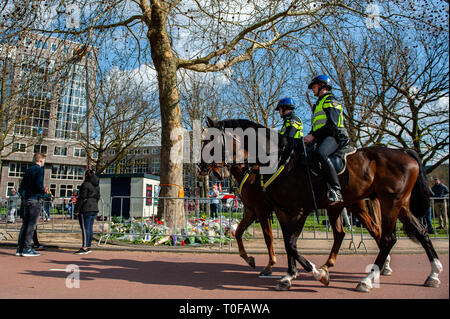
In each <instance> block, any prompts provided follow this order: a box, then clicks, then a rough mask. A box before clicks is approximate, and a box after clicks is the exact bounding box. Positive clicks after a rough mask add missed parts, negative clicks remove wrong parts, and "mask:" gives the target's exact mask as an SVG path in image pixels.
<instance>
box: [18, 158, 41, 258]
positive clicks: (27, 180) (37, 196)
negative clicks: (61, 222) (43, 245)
mask: <svg viewBox="0 0 450 319" xmlns="http://www.w3.org/2000/svg"><path fill="white" fill-rule="evenodd" d="M33 163H34V165H32V166H31V167H29V168H28V169H27V170H26V171H25V174H24V176H23V179H22V182H21V183H20V186H19V194H20V196H21V198H22V205H23V217H22V219H23V220H22V228H21V229H20V233H19V240H18V247H17V252H16V255H17V256H25V257H33V256H39V255H40V254H39V253H37V252H35V251H34V249H33V247H32V241H33V234H34V232H35V230H36V225H37V221H38V218H39V215H40V213H41V198H42V196H43V195H44V194H45V189H44V164H45V155H44V154H42V153H36V154H34V156H33Z"/></svg>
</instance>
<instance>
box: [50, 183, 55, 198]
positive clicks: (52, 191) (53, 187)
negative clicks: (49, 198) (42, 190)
mask: <svg viewBox="0 0 450 319" xmlns="http://www.w3.org/2000/svg"><path fill="white" fill-rule="evenodd" d="M49 189H50V193H52V195H53V196H55V195H56V184H50V188H49Z"/></svg>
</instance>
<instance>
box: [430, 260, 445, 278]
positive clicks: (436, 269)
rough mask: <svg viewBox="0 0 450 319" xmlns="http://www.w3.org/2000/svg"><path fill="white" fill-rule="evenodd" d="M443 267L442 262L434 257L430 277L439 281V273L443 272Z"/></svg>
mask: <svg viewBox="0 0 450 319" xmlns="http://www.w3.org/2000/svg"><path fill="white" fill-rule="evenodd" d="M443 269H444V267H442V264H441V262H440V261H439V259H436V258H435V259H433V261H432V262H431V273H430V277H431V278H433V279H436V280H437V281H439V274H440V273H441V272H442V270H443Z"/></svg>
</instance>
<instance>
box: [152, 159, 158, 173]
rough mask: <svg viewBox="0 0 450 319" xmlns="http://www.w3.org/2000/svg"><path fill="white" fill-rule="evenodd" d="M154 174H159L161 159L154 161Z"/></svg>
mask: <svg viewBox="0 0 450 319" xmlns="http://www.w3.org/2000/svg"><path fill="white" fill-rule="evenodd" d="M152 174H159V161H153V162H152Z"/></svg>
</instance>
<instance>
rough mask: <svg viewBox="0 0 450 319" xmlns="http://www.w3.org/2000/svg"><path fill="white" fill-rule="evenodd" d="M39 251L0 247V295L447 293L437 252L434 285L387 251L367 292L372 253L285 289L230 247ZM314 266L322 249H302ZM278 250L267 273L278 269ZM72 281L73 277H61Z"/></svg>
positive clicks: (413, 258) (282, 266)
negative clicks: (387, 261)
mask: <svg viewBox="0 0 450 319" xmlns="http://www.w3.org/2000/svg"><path fill="white" fill-rule="evenodd" d="M41 253H42V254H41V256H39V257H17V256H15V248H13V247H4V246H3V247H0V264H1V268H2V269H1V271H0V286H1V289H0V298H12V299H15V298H44V299H46V298H63V299H78V298H83V299H86V298H87V299H91V298H102V299H103V298H106V299H115V298H125V299H128V298H133V299H135V298H139V299H142V298H143V299H155V298H162V299H166V298H170V299H211V298H213V299H217V298H219V299H233V300H241V301H242V300H245V299H269V300H270V299H311V298H312V299H366V298H368V299H424V298H425V299H448V298H449V256H448V254H444V255H441V262H442V264H443V266H444V271H443V273H441V275H440V280H441V286H440V287H439V288H427V287H424V286H423V282H424V281H425V279H426V277H427V276H428V274H429V272H430V264H429V262H428V260H427V258H426V256H425V254H414V255H407V254H396V255H392V261H391V265H392V268H393V270H394V274H393V275H392V276H389V277H385V276H383V277H381V283H380V288H377V289H373V291H372V292H371V293H369V294H366V293H359V292H357V291H355V290H354V288H355V287H356V285H357V283H358V282H359V280H360V279H362V277H364V276H365V268H366V265H368V264H370V263H372V262H373V261H374V259H375V256H373V255H364V256H359V255H342V256H340V257H339V258H338V262H337V265H336V267H334V268H332V271H331V273H330V275H331V283H330V286H328V287H324V286H322V285H321V284H320V283H318V282H317V281H315V280H314V279H313V277H312V275H311V274H307V273H305V272H304V271H302V272H301V274H300V276H299V278H297V279H296V280H295V281H294V283H293V287H292V289H291V291H288V292H278V291H275V290H274V287H275V285H276V283H277V280H278V279H273V278H270V279H268V278H266V279H261V278H258V272H259V271H260V270H262V267H263V266H264V264H265V263H266V256H264V255H256V256H255V258H256V263H257V265H258V266H257V269H256V270H253V269H251V268H249V267H248V266H246V265H245V263H244V261H243V260H242V259H241V258H240V257H239V256H238V255H236V254H194V253H167V252H139V251H111V250H96V251H93V252H92V253H91V254H89V255H82V256H79V255H74V254H73V250H66V249H50V250H45V251H42V252H41ZM307 257H308V258H309V259H310V260H311V261H312V262H314V263H315V264H316V265H318V266H319V265H321V264H322V263H323V262H324V261H325V257H326V256H319V255H313V256H307ZM286 264H287V261H286V257H285V256H279V257H278V264H277V265H276V267H275V273H274V274H275V275H284V273H285V271H286ZM69 265H76V267H78V269H79V271H80V281H79V283H80V285H79V286H80V287H79V288H67V287H66V282H67V277H68V276H69V275H70V274H71V273H68V272H66V267H68V266H69ZM69 283H72V284H73V281H70V280H69Z"/></svg>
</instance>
